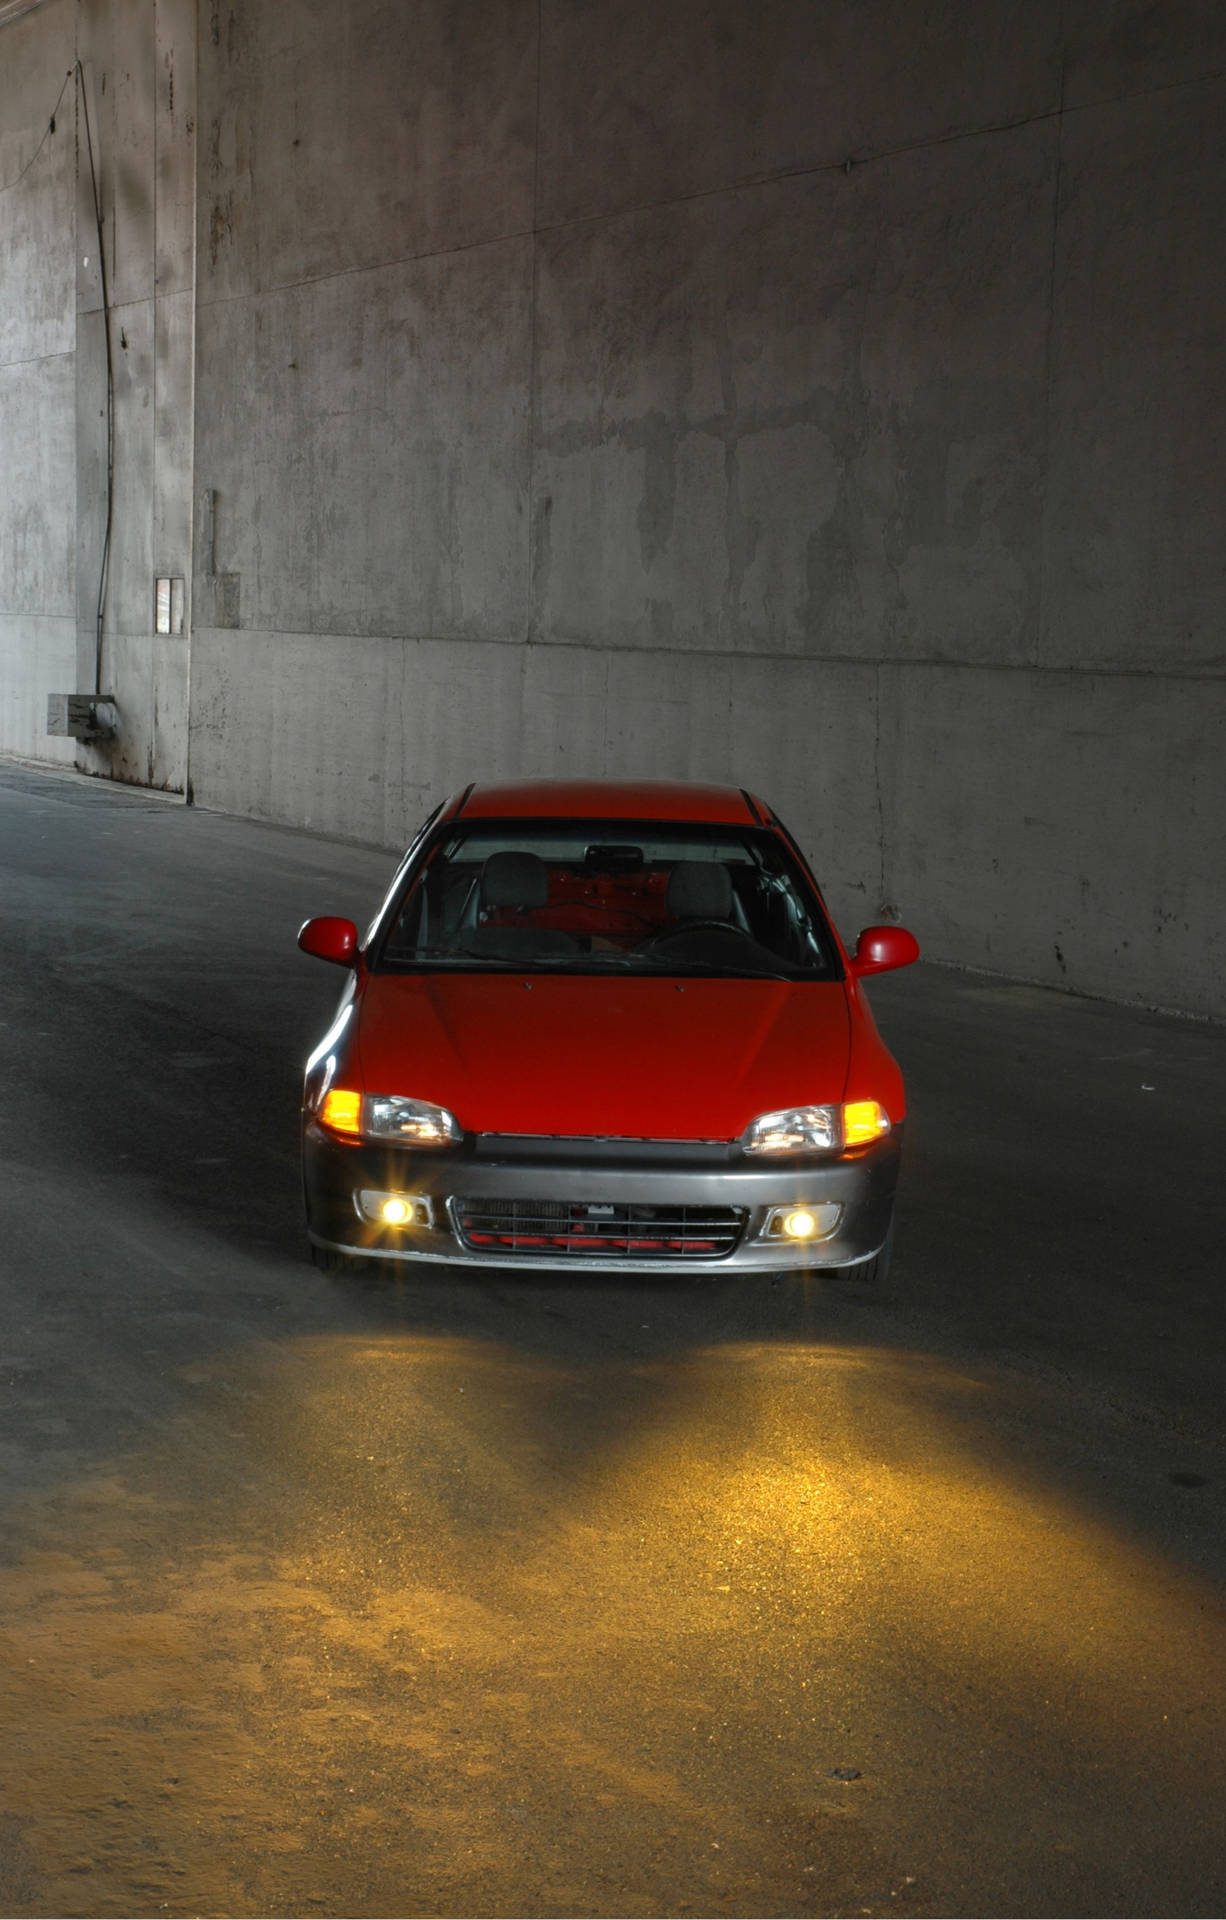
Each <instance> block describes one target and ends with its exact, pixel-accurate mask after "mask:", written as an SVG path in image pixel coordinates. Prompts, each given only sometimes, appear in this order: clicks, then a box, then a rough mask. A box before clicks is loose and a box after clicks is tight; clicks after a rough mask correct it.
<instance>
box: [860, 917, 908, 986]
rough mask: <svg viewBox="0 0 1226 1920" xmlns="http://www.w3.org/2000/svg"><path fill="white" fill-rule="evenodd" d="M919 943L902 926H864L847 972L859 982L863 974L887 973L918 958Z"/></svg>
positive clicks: (906, 965)
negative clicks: (849, 970) (849, 971)
mask: <svg viewBox="0 0 1226 1920" xmlns="http://www.w3.org/2000/svg"><path fill="white" fill-rule="evenodd" d="M919 953H920V950H919V941H918V940H917V939H916V937H915V935H914V934H913V933H908V932H907V929H906V928H905V927H865V929H864V931H863V933H862V934H861V935H860V938H859V939H858V940H857V941H856V950H855V952H854V953H853V954H852V956H851V970H852V972H853V973H854V974H856V975H857V976H858V977H859V978H860V979H863V978H864V975H865V974H866V973H890V972H892V970H893V969H894V968H895V967H909V966H910V965H911V962H912V961H913V960H918V959H919Z"/></svg>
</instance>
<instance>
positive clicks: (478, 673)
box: [191, 628, 524, 846]
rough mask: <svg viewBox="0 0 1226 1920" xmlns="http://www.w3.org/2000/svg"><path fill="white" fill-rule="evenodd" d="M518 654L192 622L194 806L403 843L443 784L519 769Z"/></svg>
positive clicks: (498, 648)
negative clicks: (194, 625) (194, 624)
mask: <svg viewBox="0 0 1226 1920" xmlns="http://www.w3.org/2000/svg"><path fill="white" fill-rule="evenodd" d="M523 661H524V655H523V651H522V649H520V648H517V647H508V646H505V645H502V644H499V643H498V642H491V643H484V644H483V643H475V642H457V641H438V640H385V639H382V638H370V637H366V638H361V639H355V638H354V637H353V636H344V637H342V636H338V635H329V634H292V635H287V634H280V633H260V632H258V631H250V630H248V631H246V632H243V633H236V632H232V631H229V630H224V629H210V628H205V629H198V630H197V631H196V633H195V635H194V638H193V645H192V715H193V723H192V740H191V788H192V796H193V798H194V799H195V800H196V802H197V803H198V804H200V805H203V806H220V807H224V808H225V809H226V810H227V811H237V812H242V813H248V814H251V815H253V816H254V817H256V818H257V819H263V820H293V821H302V822H305V821H306V820H308V819H309V823H310V825H311V826H312V827H314V828H316V829H317V830H318V831H320V832H323V833H337V834H341V835H344V836H346V837H348V838H352V839H358V840H369V841H373V842H376V843H378V844H381V845H385V846H397V845H402V844H403V843H404V842H405V841H406V839H407V838H408V836H409V834H410V833H411V832H412V831H413V829H414V828H415V827H416V826H418V825H419V824H420V822H421V819H422V818H423V816H424V815H425V813H426V812H427V811H428V810H429V808H430V807H431V806H433V805H434V804H435V802H436V801H438V800H441V799H442V798H443V797H444V795H445V794H446V793H448V792H449V791H450V790H451V788H452V787H456V786H460V785H463V784H465V783H466V781H468V780H470V779H472V778H474V776H475V774H477V773H480V774H481V775H482V777H487V778H488V777H498V776H500V775H501V776H509V775H510V774H511V773H513V772H514V771H515V770H516V769H517V768H518V767H519V765H520V764H521V753H520V714H521V703H522V680H523Z"/></svg>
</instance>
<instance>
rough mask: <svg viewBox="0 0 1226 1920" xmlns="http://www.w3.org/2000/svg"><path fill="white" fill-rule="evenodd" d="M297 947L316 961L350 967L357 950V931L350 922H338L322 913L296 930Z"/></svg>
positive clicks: (328, 914)
mask: <svg viewBox="0 0 1226 1920" xmlns="http://www.w3.org/2000/svg"><path fill="white" fill-rule="evenodd" d="M298 945H299V946H300V947H301V948H302V951H303V952H304V953H311V954H314V956H315V958H316V959H317V960H332V961H334V962H335V964H336V965H337V966H338V967H351V966H352V965H353V962H354V959H355V957H356V955H357V950H358V930H357V928H356V927H355V926H354V924H353V921H352V920H338V919H337V918H336V916H335V915H334V914H331V913H322V914H320V915H319V916H318V918H317V919H314V920H307V921H306V922H304V924H303V925H302V926H301V927H300V928H299V929H298Z"/></svg>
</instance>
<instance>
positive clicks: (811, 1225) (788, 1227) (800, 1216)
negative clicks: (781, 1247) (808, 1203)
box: [783, 1207, 817, 1240]
mask: <svg viewBox="0 0 1226 1920" xmlns="http://www.w3.org/2000/svg"><path fill="white" fill-rule="evenodd" d="M783 1231H784V1232H785V1233H786V1234H787V1237H788V1239H789V1240H812V1239H814V1238H815V1237H816V1235H817V1220H816V1218H815V1217H814V1215H813V1214H811V1213H810V1212H809V1209H808V1208H807V1207H796V1208H794V1209H793V1211H792V1212H791V1213H785V1214H784V1216H783Z"/></svg>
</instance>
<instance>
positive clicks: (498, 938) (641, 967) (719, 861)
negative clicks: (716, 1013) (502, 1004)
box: [371, 820, 839, 980]
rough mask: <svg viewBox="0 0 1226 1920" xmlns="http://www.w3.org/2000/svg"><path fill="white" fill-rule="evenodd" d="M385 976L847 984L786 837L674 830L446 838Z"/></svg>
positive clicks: (381, 962)
mask: <svg viewBox="0 0 1226 1920" xmlns="http://www.w3.org/2000/svg"><path fill="white" fill-rule="evenodd" d="M371 963H372V965H373V966H374V968H375V969H376V971H396V972H400V971H406V970H411V971H414V972H421V971H433V970H435V969H443V968H446V969H452V968H468V969H471V968H476V969H484V970H488V971H499V970H502V969H511V970H514V971H516V972H527V973H535V972H549V973H555V972H566V973H614V972H616V973H632V974H653V973H662V972H663V973H669V974H696V975H701V974H713V975H719V976H724V977H736V978H764V979H785V980H812V979H826V980H828V979H831V978H836V977H837V976H838V973H839V965H838V961H837V959H836V955H835V947H834V943H833V940H832V938H831V935H830V932H829V930H828V928H827V926H826V924H825V922H824V920H823V918H822V913H821V907H820V904H819V902H818V901H817V899H816V898H815V896H814V894H813V891H812V889H811V887H809V886H808V885H807V884H806V882H805V879H804V877H803V875H802V873H801V870H800V868H799V866H798V864H797V863H796V861H795V860H794V859H793V856H792V855H791V853H790V851H789V850H788V848H787V846H786V844H785V843H784V842H783V840H782V839H781V838H780V837H779V836H778V835H777V834H775V833H773V832H771V831H769V830H765V829H759V828H752V827H746V828H744V829H740V828H737V827H723V826H721V827H703V826H690V825H688V824H686V823H678V822H673V821H669V822H666V823H662V824H659V825H653V824H652V823H651V822H645V823H644V822H640V821H637V820H636V821H625V820H594V821H553V820H544V821H533V820H522V821H521V820H515V821H493V820H482V821H481V822H479V823H476V822H474V823H473V824H472V825H471V826H464V825H462V824H456V825H453V826H451V827H448V828H446V829H444V830H443V831H442V832H441V833H440V834H439V836H438V837H437V838H436V839H435V840H434V843H433V845H432V846H430V847H429V849H428V851H427V853H426V855H425V857H424V859H423V860H422V861H421V862H420V863H419V864H418V865H417V866H416V867H415V868H414V870H413V871H412V872H411V873H410V874H409V876H408V879H407V881H406V886H405V891H404V892H403V894H402V895H401V897H400V899H399V900H398V901H397V902H396V904H395V907H394V909H393V911H392V913H391V914H390V916H389V919H388V921H387V923H386V927H385V931H384V933H383V935H382V938H381V939H379V940H377V941H376V943H375V946H374V949H373V951H372V954H371Z"/></svg>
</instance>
